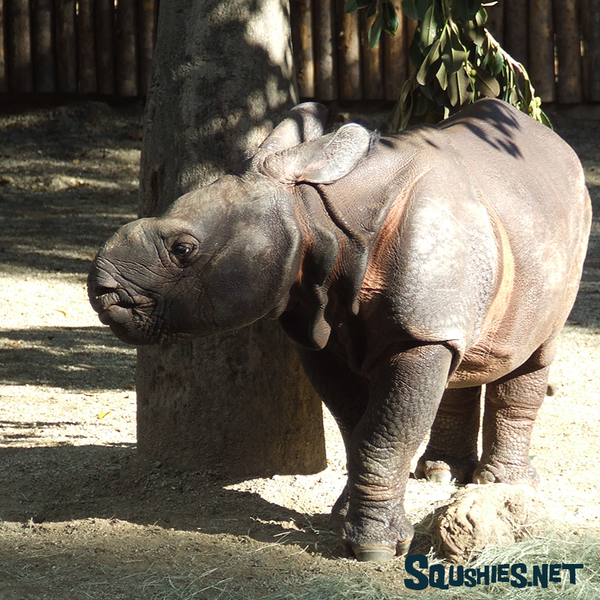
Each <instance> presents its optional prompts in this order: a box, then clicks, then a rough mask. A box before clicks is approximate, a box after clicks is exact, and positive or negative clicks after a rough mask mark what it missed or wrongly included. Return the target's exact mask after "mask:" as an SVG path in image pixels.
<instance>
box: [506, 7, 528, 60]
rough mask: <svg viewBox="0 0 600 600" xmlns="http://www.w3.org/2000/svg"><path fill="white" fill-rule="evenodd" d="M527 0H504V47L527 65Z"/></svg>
mask: <svg viewBox="0 0 600 600" xmlns="http://www.w3.org/2000/svg"><path fill="white" fill-rule="evenodd" d="M528 12H529V11H528V0H505V9H504V14H505V15H506V20H505V22H504V47H505V49H506V51H507V52H508V53H509V54H510V55H511V56H512V57H513V58H514V59H515V60H518V61H519V62H521V63H523V64H524V65H525V66H527V53H528V43H527V41H528V38H529V36H528V31H529V19H528Z"/></svg>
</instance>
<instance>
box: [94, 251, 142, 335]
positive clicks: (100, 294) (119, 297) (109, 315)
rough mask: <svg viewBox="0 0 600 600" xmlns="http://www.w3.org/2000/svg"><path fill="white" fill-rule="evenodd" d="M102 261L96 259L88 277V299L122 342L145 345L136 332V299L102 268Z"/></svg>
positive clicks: (101, 318) (137, 301) (137, 300)
mask: <svg viewBox="0 0 600 600" xmlns="http://www.w3.org/2000/svg"><path fill="white" fill-rule="evenodd" d="M101 263H102V260H101V259H100V258H99V257H96V260H95V261H94V263H93V264H92V268H91V269H90V273H89V275H88V297H89V300H90V304H91V305H92V308H93V309H94V310H95V311H96V312H97V313H98V318H99V319H100V321H101V322H102V323H103V324H104V325H109V326H110V328H111V330H112V332H113V333H114V334H115V335H116V336H117V337H118V338H119V339H121V340H122V341H124V342H127V343H130V344H140V343H144V340H141V339H140V338H139V335H137V334H136V332H135V331H134V329H135V328H134V322H133V321H134V313H133V309H134V307H135V306H136V305H137V304H138V303H139V300H140V299H136V298H135V297H133V296H132V295H131V293H130V292H128V291H127V290H125V289H124V288H123V286H122V285H120V284H119V283H118V282H117V280H116V279H115V278H114V277H113V276H112V275H111V274H110V273H109V272H108V271H107V270H106V269H103V268H102V266H101Z"/></svg>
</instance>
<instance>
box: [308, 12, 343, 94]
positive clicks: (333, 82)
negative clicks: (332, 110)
mask: <svg viewBox="0 0 600 600" xmlns="http://www.w3.org/2000/svg"><path fill="white" fill-rule="evenodd" d="M335 13H336V11H335V0H313V26H314V37H315V40H314V52H315V98H316V99H317V100H320V101H322V102H331V101H332V100H337V98H338V86H337V68H336V60H335V57H336V51H335V50H336V45H335V41H334V40H335V31H336V30H335V24H336V18H335Z"/></svg>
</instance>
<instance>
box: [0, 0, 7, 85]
mask: <svg viewBox="0 0 600 600" xmlns="http://www.w3.org/2000/svg"><path fill="white" fill-rule="evenodd" d="M5 17H6V11H5V8H4V2H3V0H0V93H5V92H8V75H7V72H6V46H5V41H6V35H5V33H4V31H5V29H4V28H5V22H6V18H5Z"/></svg>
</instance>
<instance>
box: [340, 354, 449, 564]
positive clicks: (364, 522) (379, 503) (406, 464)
mask: <svg viewBox="0 0 600 600" xmlns="http://www.w3.org/2000/svg"><path fill="white" fill-rule="evenodd" d="M451 361H452V352H451V350H450V349H449V348H447V347H446V346H443V345H437V344H431V345H423V346H415V347H412V348H410V349H408V350H406V351H403V352H401V353H399V354H397V355H395V356H393V357H391V358H390V359H387V360H386V361H384V362H383V363H382V364H381V365H380V366H379V368H378V369H377V370H376V372H374V373H373V375H372V378H371V386H370V391H369V403H368V405H367V408H366V410H365V413H364V415H363V416H362V418H361V420H360V421H359V422H358V424H357V425H356V427H355V428H354V431H353V432H352V435H351V437H350V441H349V448H348V511H347V514H346V515H345V519H344V524H343V526H342V532H341V535H342V540H343V541H344V542H345V543H346V544H348V545H349V546H350V548H351V549H352V551H353V552H354V555H355V556H356V558H357V559H359V560H373V561H382V560H388V559H390V558H392V557H393V556H394V555H395V554H404V553H406V552H407V551H408V548H409V546H410V542H411V540H412V537H413V534H414V529H413V526H412V524H411V523H410V522H409V521H408V519H407V518H406V515H405V512H404V493H405V490H406V483H407V480H408V476H409V471H410V462H411V459H412V457H413V456H414V454H415V453H416V451H417V449H418V447H419V444H420V443H421V442H422V440H423V438H424V437H425V435H426V433H427V432H428V431H429V429H430V427H431V425H432V423H433V420H434V417H435V414H436V411H437V408H438V405H439V403H440V400H441V398H442V395H443V393H444V388H445V386H446V382H447V379H448V372H449V369H450V364H451Z"/></svg>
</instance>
